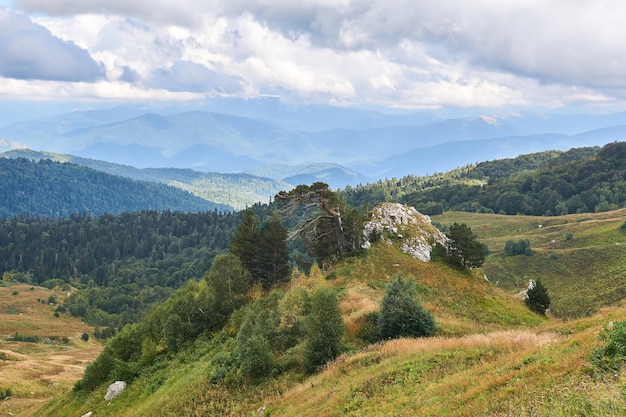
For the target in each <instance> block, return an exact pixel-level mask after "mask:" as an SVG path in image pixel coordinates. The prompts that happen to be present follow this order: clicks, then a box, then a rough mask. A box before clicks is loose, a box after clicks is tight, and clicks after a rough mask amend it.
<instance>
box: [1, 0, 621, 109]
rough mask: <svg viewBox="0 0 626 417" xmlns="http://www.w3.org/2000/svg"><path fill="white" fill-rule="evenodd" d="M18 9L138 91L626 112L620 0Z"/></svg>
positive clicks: (67, 4)
mask: <svg viewBox="0 0 626 417" xmlns="http://www.w3.org/2000/svg"><path fill="white" fill-rule="evenodd" d="M14 4H15V5H16V6H17V7H19V8H21V9H22V10H24V11H26V12H29V13H37V16H38V17H33V19H34V20H35V22H37V23H38V24H40V25H42V26H45V28H46V29H48V30H49V31H50V32H51V33H52V34H53V35H54V36H51V35H50V34H48V35H47V36H48V38H49V39H56V42H57V44H58V43H59V42H61V41H60V39H62V40H63V41H64V42H61V45H64V46H66V47H67V48H68V49H70V48H69V46H72V45H73V47H74V49H73V51H74V52H76V55H77V56H78V55H79V54H78V51H83V52H82V53H83V55H82V56H83V57H85V58H88V57H89V56H88V55H89V54H90V55H91V58H93V59H95V60H97V61H98V62H100V63H102V65H103V67H104V68H105V71H106V76H107V78H108V79H110V80H113V81H119V82H124V83H130V84H133V86H134V87H136V88H142V87H146V88H152V89H154V88H157V87H158V88H160V89H167V90H169V91H172V92H181V91H188V92H190V93H198V92H208V93H214V92H217V93H224V94H239V95H250V94H281V95H291V96H296V97H300V98H304V97H306V98H307V99H314V100H322V101H326V102H344V103H373V104H383V105H397V106H405V107H412V106H413V107H415V106H417V107H419V106H447V105H453V106H485V107H498V106H503V105H507V103H508V104H513V105H518V106H531V105H542V106H561V105H567V104H568V103H581V102H585V101H586V100H587V102H588V103H593V104H596V103H610V102H614V103H622V102H623V100H626V78H625V77H623V74H624V73H625V72H626V52H625V51H624V49H623V47H622V46H621V42H622V39H625V38H626V25H624V24H623V22H624V21H626V3H624V2H619V1H616V0H609V1H605V0H587V1H571V0H550V1H545V0H507V1H502V2H494V1H493V0H475V1H472V2H468V1H466V0H441V1H436V2H433V1H432V0H301V1H297V2H293V1H281V0H230V1H222V0H207V1H202V2H196V1H193V0H162V1H159V2H154V1H149V0H136V1H128V0H91V1H88V2H85V1H83V2H79V1H74V0H57V1H54V2H51V1H48V0H16V1H15V2H14ZM31 26H32V25H31ZM0 30H1V29H0ZM40 30H41V31H45V30H44V29H43V28H40ZM39 37H43V34H41V33H40V34H39V35H38V38H39ZM23 39H27V38H23ZM50 42H51V43H52V41H50ZM77 45H78V46H80V48H79V47H78V46H77ZM0 48H5V49H6V47H5V46H0ZM81 48H82V49H81ZM5 49H3V50H5ZM87 51H89V52H88V53H87ZM40 54H41V52H40ZM16 62H19V61H16ZM42 62H43V61H42ZM93 64H94V63H93V62H92V63H91V68H92V70H93ZM50 65H51V66H50V68H48V70H53V69H55V67H54V65H53V64H50ZM40 66H41V65H40ZM14 67H16V65H14ZM42 70H43V69H42ZM13 71H14V72H16V71H17V70H16V69H13ZM56 71H59V69H58V68H57V69H56ZM2 73H3V74H5V76H7V75H6V74H7V73H8V72H7V71H6V70H5V71H3V72H2ZM83 79H88V78H87V77H85V76H84V78H83Z"/></svg>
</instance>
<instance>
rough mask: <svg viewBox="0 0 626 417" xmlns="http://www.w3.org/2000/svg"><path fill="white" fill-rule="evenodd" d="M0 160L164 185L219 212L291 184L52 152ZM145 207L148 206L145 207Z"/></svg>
mask: <svg viewBox="0 0 626 417" xmlns="http://www.w3.org/2000/svg"><path fill="white" fill-rule="evenodd" d="M0 157H5V158H13V159H15V158H26V159H29V160H32V161H40V160H42V159H43V160H51V161H56V162H69V163H72V164H76V165H80V166H83V167H88V168H91V169H94V170H97V171H100V172H104V173H106V174H109V175H115V176H118V177H123V178H128V179H132V180H136V181H141V182H149V183H157V184H161V185H159V186H162V185H168V186H171V187H174V188H177V189H180V190H184V191H188V192H189V193H191V194H193V195H195V196H196V197H199V198H201V199H203V200H206V202H208V206H207V207H217V208H218V210H220V211H224V210H226V211H232V210H243V209H244V208H246V207H248V206H251V205H253V204H256V203H259V202H263V203H265V202H267V201H268V200H269V199H270V198H271V197H273V196H274V195H276V194H277V193H278V192H279V191H282V190H289V189H291V188H292V185H291V184H289V183H287V182H285V181H279V180H275V179H271V178H262V177H259V176H256V175H251V174H244V173H242V174H220V173H215V172H199V171H194V170H191V169H177V168H143V169H141V168H135V167H133V166H129V165H121V164H114V163H110V162H105V161H102V160H95V159H89V158H81V157H77V156H72V155H63V154H57V153H53V152H37V151H33V150H29V149H18V150H12V151H6V152H4V153H1V154H0ZM183 201H184V200H183ZM205 204H206V203H205ZM145 208H149V207H148V206H146V207H145ZM166 208H167V207H166ZM170 209H171V210H182V211H189V210H194V209H193V206H190V207H189V209H186V208H185V207H184V206H181V205H173V206H172V207H170Z"/></svg>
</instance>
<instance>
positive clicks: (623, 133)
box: [350, 126, 626, 178]
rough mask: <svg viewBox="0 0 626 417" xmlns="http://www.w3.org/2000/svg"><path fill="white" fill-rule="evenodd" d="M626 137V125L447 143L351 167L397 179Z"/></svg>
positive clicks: (601, 143)
mask: <svg viewBox="0 0 626 417" xmlns="http://www.w3.org/2000/svg"><path fill="white" fill-rule="evenodd" d="M620 138H626V126H622V127H613V128H606V129H600V130H594V131H591V132H585V133H582V134H579V135H571V136H570V135H561V134H541V135H530V136H516V137H507V138H493V139H479V140H468V141H459V142H446V143H443V144H440V145H436V146H429V147H423V148H417V149H413V150H411V151H408V152H403V153H399V154H398V155H394V156H392V157H389V158H385V159H382V160H380V161H376V162H368V163H361V164H355V165H353V166H351V167H350V168H352V169H354V170H357V171H359V172H361V173H363V174H364V175H366V176H368V177H370V178H393V177H395V178H400V177H403V176H405V175H427V174H433V173H435V172H446V171H449V170H452V169H454V168H457V167H461V166H465V165H468V164H472V163H478V162H484V161H491V160H496V159H504V158H514V157H516V156H519V155H523V154H528V153H533V152H542V151H546V150H568V149H571V148H577V147H585V146H602V145H605V144H607V143H610V142H613V141H615V140H621V139H620Z"/></svg>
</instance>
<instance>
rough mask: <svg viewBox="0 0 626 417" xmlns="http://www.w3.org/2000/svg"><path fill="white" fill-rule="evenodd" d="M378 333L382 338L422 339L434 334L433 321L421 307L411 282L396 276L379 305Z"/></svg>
mask: <svg viewBox="0 0 626 417" xmlns="http://www.w3.org/2000/svg"><path fill="white" fill-rule="evenodd" d="M378 332H379V334H380V337H382V338H395V337H424V336H430V335H432V334H433V333H434V332H435V319H434V318H433V316H432V314H431V313H430V312H429V311H428V310H426V309H425V308H424V307H422V305H421V303H420V302H419V300H418V299H417V292H416V291H415V286H414V285H413V282H412V281H411V280H404V279H402V276H400V275H396V276H395V277H394V278H393V279H392V280H391V282H390V283H389V285H388V286H387V290H386V291H385V295H384V296H383V301H382V303H381V310H380V316H379V321H378Z"/></svg>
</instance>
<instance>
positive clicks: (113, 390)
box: [104, 381, 127, 401]
mask: <svg viewBox="0 0 626 417" xmlns="http://www.w3.org/2000/svg"><path fill="white" fill-rule="evenodd" d="M126 386H127V384H126V381H115V382H114V383H112V384H111V385H109V388H108V389H107V393H106V395H105V396H104V400H105V401H109V400H112V399H113V398H115V397H117V396H118V395H120V394H121V393H122V392H123V391H124V390H125V389H126Z"/></svg>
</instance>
